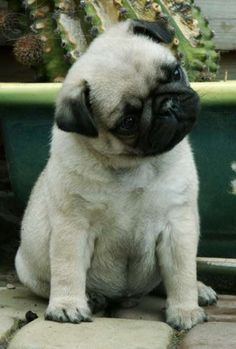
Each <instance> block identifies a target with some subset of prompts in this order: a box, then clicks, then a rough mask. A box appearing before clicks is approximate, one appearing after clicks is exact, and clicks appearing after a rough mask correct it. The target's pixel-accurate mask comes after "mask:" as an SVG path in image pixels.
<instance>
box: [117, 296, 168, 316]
mask: <svg viewBox="0 0 236 349" xmlns="http://www.w3.org/2000/svg"><path fill="white" fill-rule="evenodd" d="M165 303H166V301H165V299H164V298H160V297H157V296H146V297H144V298H143V299H142V300H141V302H140V303H139V304H138V305H137V306H135V307H132V308H128V309H124V308H118V309H115V310H114V311H113V312H112V314H111V315H112V317H115V318H123V319H141V320H152V321H165Z"/></svg>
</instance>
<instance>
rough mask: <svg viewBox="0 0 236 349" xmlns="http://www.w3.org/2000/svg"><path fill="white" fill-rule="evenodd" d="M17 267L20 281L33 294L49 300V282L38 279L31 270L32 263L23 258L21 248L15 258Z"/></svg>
mask: <svg viewBox="0 0 236 349" xmlns="http://www.w3.org/2000/svg"><path fill="white" fill-rule="evenodd" d="M15 267H16V271H17V275H18V277H19V279H20V281H21V282H22V283H23V284H24V285H25V286H27V287H28V288H29V289H30V290H31V291H32V292H33V293H35V294H36V295H37V296H39V297H42V298H47V299H48V298H49V293H50V285H49V282H46V281H44V280H41V279H40V278H37V276H36V274H35V272H32V271H31V270H30V262H28V263H27V261H26V258H24V257H23V255H22V252H21V248H19V249H18V251H17V254H16V258H15Z"/></svg>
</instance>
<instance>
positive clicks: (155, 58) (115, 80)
mask: <svg viewBox="0 0 236 349" xmlns="http://www.w3.org/2000/svg"><path fill="white" fill-rule="evenodd" d="M172 38H173V33H172V32H171V31H170V30H169V28H168V27H167V25H166V23H165V22H163V21H157V22H153V23H150V22H145V21H131V20H128V21H126V22H124V23H120V24H118V25H115V26H114V27H113V28H111V29H110V30H108V31H107V32H106V33H104V34H102V35H100V36H99V37H98V38H97V39H96V40H95V41H94V42H93V43H92V44H91V46H90V47H89V48H88V50H87V51H86V53H85V54H84V55H83V56H82V57H81V58H80V59H79V60H78V61H77V62H76V63H75V64H74V65H73V66H72V68H71V69H70V71H69V73H68V75H67V77H66V79H65V82H64V85H63V88H62V90H61V92H60V94H59V97H58V100H57V106H56V123H57V126H58V127H59V128H60V129H62V130H63V131H66V132H74V133H77V134H79V135H81V136H82V137H83V138H84V141H85V142H87V143H88V144H90V145H91V146H92V147H93V148H94V149H95V150H96V151H98V152H100V153H101V154H103V155H106V156H126V157H130V156H132V157H143V156H153V155H157V154H161V153H163V152H166V151H169V150H170V149H172V148H173V147H174V146H175V145H176V144H177V143H178V142H180V141H181V140H182V139H183V138H184V137H185V136H186V135H187V134H188V133H189V132H190V130H191V129H192V127H193V125H194V124H195V121H196V117H197V114H198V111H199V98H198V96H197V94H196V93H195V92H194V91H193V90H192V89H191V88H190V86H189V83H188V80H187V77H186V74H185V72H184V71H183V69H182V68H181V67H180V65H179V63H178V61H177V60H176V58H175V56H174V55H173V53H172V52H171V51H170V49H169V48H168V47H167V45H166V44H168V43H170V42H171V40H172Z"/></svg>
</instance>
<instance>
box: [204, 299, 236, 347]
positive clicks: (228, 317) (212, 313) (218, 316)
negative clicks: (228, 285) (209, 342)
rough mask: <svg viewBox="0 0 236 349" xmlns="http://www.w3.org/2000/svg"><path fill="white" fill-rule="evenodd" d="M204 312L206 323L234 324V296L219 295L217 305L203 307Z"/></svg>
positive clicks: (235, 301) (235, 313) (235, 318)
mask: <svg viewBox="0 0 236 349" xmlns="http://www.w3.org/2000/svg"><path fill="white" fill-rule="evenodd" d="M205 310H206V312H207V315H208V321H213V322H215V321H220V322H235V323H236V296H234V295H219V299H218V302H217V304H216V305H211V306H208V307H205ZM235 348H236V347H235Z"/></svg>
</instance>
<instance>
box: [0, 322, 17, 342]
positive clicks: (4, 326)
mask: <svg viewBox="0 0 236 349" xmlns="http://www.w3.org/2000/svg"><path fill="white" fill-rule="evenodd" d="M17 327H18V325H17V322H16V320H15V319H13V318H12V317H10V316H4V317H2V316H0V348H1V345H2V346H3V345H5V344H6V343H7V342H8V339H9V337H10V336H11V334H12V333H13V332H15V330H16V329H17Z"/></svg>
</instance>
